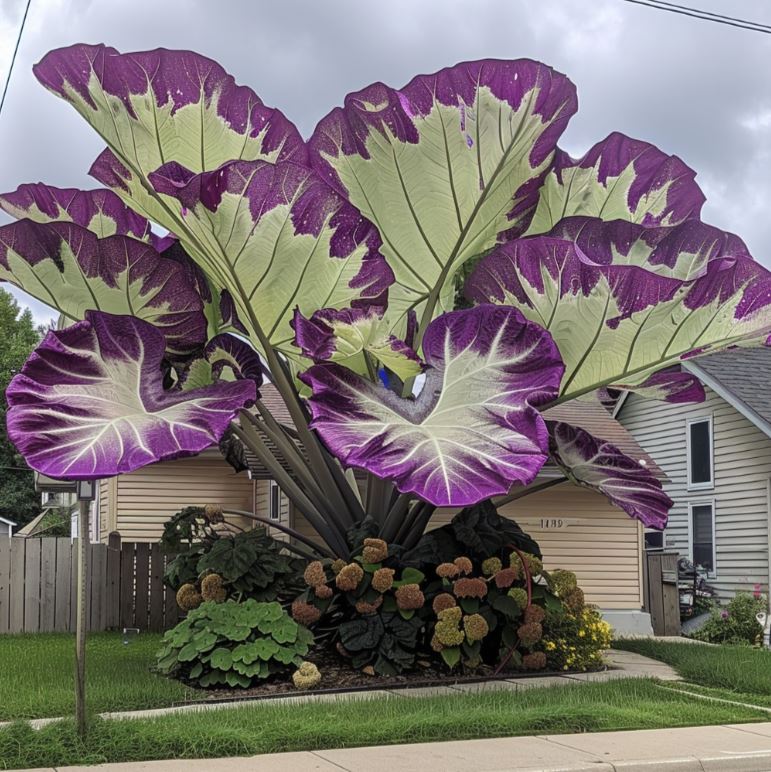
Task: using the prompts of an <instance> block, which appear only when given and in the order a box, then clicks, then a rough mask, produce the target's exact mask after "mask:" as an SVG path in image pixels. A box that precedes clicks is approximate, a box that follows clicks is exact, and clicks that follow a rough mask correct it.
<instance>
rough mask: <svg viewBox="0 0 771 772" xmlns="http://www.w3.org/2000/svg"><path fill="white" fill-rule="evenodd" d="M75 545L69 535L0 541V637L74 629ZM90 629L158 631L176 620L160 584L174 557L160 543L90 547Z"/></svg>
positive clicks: (115, 541)
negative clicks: (165, 552) (2, 635)
mask: <svg viewBox="0 0 771 772" xmlns="http://www.w3.org/2000/svg"><path fill="white" fill-rule="evenodd" d="M76 547H77V543H76V542H75V541H72V540H71V539H70V538H69V537H66V536H65V537H61V538H57V537H53V536H49V537H43V538H37V539H36V538H30V539H19V538H11V539H6V538H0V634H2V633H43V632H74V630H75V611H76V608H77V606H76V604H77V595H76V580H77V554H76ZM88 549H89V561H88V562H89V572H88V577H87V587H88V592H87V598H88V603H87V614H86V618H87V620H88V629H89V630H92V631H98V630H111V629H121V628H124V627H136V628H139V629H140V630H143V631H153V632H160V631H162V630H165V629H167V628H169V627H173V626H174V625H175V624H176V622H177V621H178V620H179V617H180V610H179V608H178V606H177V602H176V599H175V597H174V593H173V592H172V591H171V590H169V589H168V588H167V587H165V586H164V584H163V572H164V570H165V568H166V563H167V562H168V561H170V560H171V558H172V556H168V555H165V554H164V553H163V552H161V548H160V545H159V544H145V543H141V542H121V539H120V536H119V535H118V534H117V533H113V534H110V540H109V543H108V544H89V546H88Z"/></svg>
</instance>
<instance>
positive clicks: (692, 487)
mask: <svg viewBox="0 0 771 772" xmlns="http://www.w3.org/2000/svg"><path fill="white" fill-rule="evenodd" d="M703 423H706V424H707V425H708V426H709V481H708V482H700V483H694V482H691V425H692V424H703ZM685 465H686V475H687V477H686V486H687V489H688V490H689V491H711V490H714V488H715V437H714V432H713V422H712V416H711V415H702V416H694V417H693V418H687V419H686V421H685Z"/></svg>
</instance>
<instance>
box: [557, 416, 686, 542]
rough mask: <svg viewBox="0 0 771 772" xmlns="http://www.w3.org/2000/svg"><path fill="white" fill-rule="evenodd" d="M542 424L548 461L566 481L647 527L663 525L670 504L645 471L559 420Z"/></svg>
mask: <svg viewBox="0 0 771 772" xmlns="http://www.w3.org/2000/svg"><path fill="white" fill-rule="evenodd" d="M546 424H547V426H548V428H549V444H550V449H551V457H552V460H553V461H554V462H555V463H556V464H557V465H558V466H559V467H560V468H561V469H562V471H563V472H564V473H565V475H566V476H567V477H568V478H569V479H570V480H572V481H573V482H575V483H577V484H578V485H582V486H583V487H585V488H591V489H592V490H595V491H598V492H599V493H602V494H603V495H604V496H605V497H607V498H608V500H609V501H610V502H611V503H612V504H614V505H615V506H617V507H620V508H621V509H623V510H624V512H626V513H627V514H628V515H629V516H630V517H634V518H636V519H637V520H640V521H642V523H643V524H644V525H646V526H647V527H649V528H659V529H663V528H664V527H665V526H666V524H667V518H668V516H669V510H670V507H671V506H672V504H673V502H672V499H670V498H669V496H667V494H666V493H664V490H663V488H662V485H661V482H660V481H659V480H658V478H657V477H656V476H655V475H654V474H653V473H652V472H651V471H650V470H649V469H647V468H646V467H645V466H644V465H643V464H641V463H640V462H639V461H637V460H636V459H634V458H631V457H630V456H627V455H626V454H625V453H623V452H622V451H620V450H619V449H618V448H617V447H616V446H615V445H611V444H610V443H609V442H605V441H604V440H600V439H598V438H597V437H594V436H593V435H591V434H589V432H587V431H585V430H584V429H580V428H579V427H577V426H571V425H570V424H566V423H562V422H559V421H547V422H546Z"/></svg>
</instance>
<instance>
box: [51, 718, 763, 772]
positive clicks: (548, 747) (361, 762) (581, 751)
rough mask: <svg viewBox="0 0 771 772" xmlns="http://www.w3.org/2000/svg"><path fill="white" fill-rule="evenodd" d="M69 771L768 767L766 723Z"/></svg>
mask: <svg viewBox="0 0 771 772" xmlns="http://www.w3.org/2000/svg"><path fill="white" fill-rule="evenodd" d="M76 769H78V770H89V772H91V771H93V772H177V771H178V770H184V772H246V771H247V770H258V772H312V771H313V772H340V770H347V772H434V771H436V772H468V770H473V772H494V771H497V772H503V771H504V770H510V771H511V772H614V771H617V772H642V771H643V770H645V772H654V770H655V772H690V770H698V772H711V771H712V770H714V771H715V772H734V771H739V770H741V772H769V770H771V722H767V723H758V724H731V725H726V726H703V727H693V728H689V729H652V730H646V731H637V732H601V733H596V734H573V735H543V736H539V737H504V738H499V739H494V740H469V741H463V742H444V743H418V744H415V745H390V746H378V747H371V748H352V749H348V750H329V751H313V752H303V753H277V754H270V755H264V756H252V757H251V758H231V759H205V760H204V759H201V760H196V761H189V760H179V761H147V762H142V763H129V764H103V765H100V766H94V767H58V768H57V772H64V770H68V771H72V770H76ZM51 772H52V771H51Z"/></svg>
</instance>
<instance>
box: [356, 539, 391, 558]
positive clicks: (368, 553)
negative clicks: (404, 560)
mask: <svg viewBox="0 0 771 772" xmlns="http://www.w3.org/2000/svg"><path fill="white" fill-rule="evenodd" d="M361 556H362V557H363V558H364V562H365V563H382V562H383V561H384V560H385V559H386V558H387V557H388V545H387V544H386V543H385V542H384V541H383V540H382V539H364V549H363V550H362V552H361Z"/></svg>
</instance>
